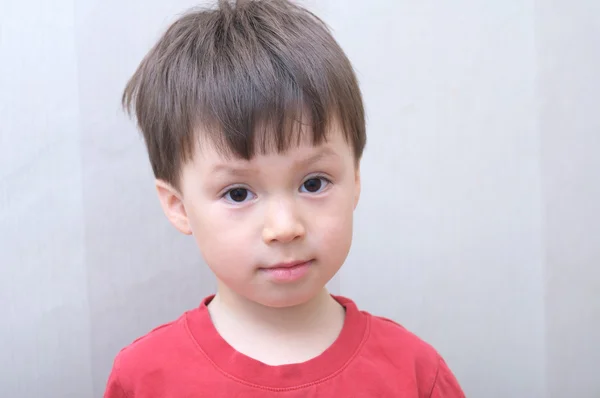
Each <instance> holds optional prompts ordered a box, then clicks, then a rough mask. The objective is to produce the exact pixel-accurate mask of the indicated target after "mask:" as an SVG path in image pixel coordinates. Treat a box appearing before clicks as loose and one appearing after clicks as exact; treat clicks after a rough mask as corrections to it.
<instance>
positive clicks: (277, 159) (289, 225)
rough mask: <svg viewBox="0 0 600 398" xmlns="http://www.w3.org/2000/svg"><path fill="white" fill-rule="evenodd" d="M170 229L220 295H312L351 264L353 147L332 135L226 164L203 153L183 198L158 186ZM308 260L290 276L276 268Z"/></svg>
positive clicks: (299, 299)
mask: <svg viewBox="0 0 600 398" xmlns="http://www.w3.org/2000/svg"><path fill="white" fill-rule="evenodd" d="M158 190H159V196H160V198H161V202H162V204H163V207H164V208H165V211H166V213H167V215H168V217H169V218H170V220H171V221H172V222H173V224H174V225H175V226H176V227H177V228H178V229H179V230H181V231H182V232H184V233H190V234H193V236H194V237H195V239H196V242H197V244H198V246H199V248H200V251H201V252H202V255H203V257H204V259H205V261H206V263H207V264H208V266H209V267H210V268H211V269H212V271H213V272H214V273H215V275H216V277H217V278H218V280H219V282H220V289H228V290H229V291H230V292H229V293H234V294H237V295H240V296H242V297H244V298H246V299H249V300H252V301H254V302H257V303H260V304H262V305H266V306H271V307H284V306H292V305H297V304H300V303H303V302H306V301H307V300H309V299H311V298H312V297H314V296H315V295H316V294H317V293H318V292H319V291H321V289H322V288H323V287H324V286H325V284H326V283H327V282H328V281H329V280H330V279H331V278H332V277H333V275H334V274H335V273H336V272H337V271H338V270H339V268H340V267H341V265H342V263H343V262H344V261H345V259H346V256H347V254H348V251H349V249H350V243H351V240H352V216H353V211H354V208H355V207H356V204H357V202H358V197H359V193H360V178H359V172H358V168H357V167H356V162H355V160H354V157H353V152H352V149H351V146H350V145H349V144H348V143H347V142H346V141H345V140H344V138H343V136H342V134H341V133H340V132H339V131H337V132H332V133H331V134H329V137H328V141H327V142H325V143H324V144H322V145H319V146H312V145H311V144H310V143H309V142H303V143H301V145H300V146H298V147H292V148H290V149H289V150H288V151H287V152H285V153H282V154H277V153H275V152H273V153H269V154H266V155H260V154H259V155H256V156H255V157H254V158H253V159H252V160H250V161H246V160H242V159H228V158H225V157H223V156H221V155H220V154H219V152H218V151H216V150H215V149H214V148H213V147H212V146H210V145H203V146H202V149H201V150H199V151H198V153H197V154H196V156H195V159H194V161H193V162H190V163H188V164H187V165H185V166H184V168H183V170H182V176H181V190H180V192H179V193H176V192H175V191H173V190H172V189H171V188H169V187H167V186H165V185H163V184H162V183H160V182H159V183H158ZM296 262H308V264H304V265H299V266H295V267H292V268H289V269H287V270H281V269H279V270H276V269H269V268H270V267H273V266H276V265H278V264H286V266H289V265H291V264H290V263H296Z"/></svg>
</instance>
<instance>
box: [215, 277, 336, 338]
mask: <svg viewBox="0 0 600 398" xmlns="http://www.w3.org/2000/svg"><path fill="white" fill-rule="evenodd" d="M209 311H210V312H211V316H213V317H214V318H216V319H214V321H217V322H216V323H228V324H231V323H236V324H238V326H240V327H245V328H247V327H252V328H257V329H262V330H263V331H267V330H271V331H274V332H277V333H279V334H288V333H289V334H294V335H297V334H299V333H302V332H314V331H315V330H314V329H315V328H320V327H322V326H324V325H329V324H330V323H331V321H335V320H339V319H340V315H341V317H342V320H343V307H342V306H341V305H340V304H339V303H338V302H337V301H336V300H335V299H334V298H333V297H331V295H330V294H329V292H328V291H327V289H325V288H323V290H321V291H320V292H319V293H318V294H317V295H315V296H314V297H313V298H311V299H310V300H308V301H307V302H304V303H302V304H298V305H295V306H290V307H282V308H278V307H268V306H264V305H262V304H259V303H256V302H253V301H251V300H248V299H246V298H244V297H242V296H240V295H238V294H236V293H234V292H232V291H230V290H229V289H228V288H226V287H224V286H222V285H221V284H219V289H218V293H217V294H216V296H215V298H214V299H213V300H212V301H211V302H210V304H209Z"/></svg>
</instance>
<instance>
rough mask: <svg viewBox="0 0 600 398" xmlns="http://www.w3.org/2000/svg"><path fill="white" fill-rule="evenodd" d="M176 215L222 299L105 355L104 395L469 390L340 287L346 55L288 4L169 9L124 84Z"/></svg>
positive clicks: (349, 153)
mask: <svg viewBox="0 0 600 398" xmlns="http://www.w3.org/2000/svg"><path fill="white" fill-rule="evenodd" d="M123 103H124V105H125V106H126V107H127V108H128V109H129V110H131V109H132V108H133V109H134V110H135V114H136V117H137V122H138V124H139V127H140V129H141V131H142V133H143V135H144V139H145V142H146V145H147V148H148V152H149V157H150V161H151V164H152V168H153V171H154V174H155V176H156V189H157V191H158V196H159V199H160V203H161V205H162V207H163V209H164V212H165V214H166V216H167V218H168V219H169V220H170V222H171V223H172V224H173V225H174V226H175V227H176V228H177V229H178V230H179V231H180V232H182V233H184V234H188V235H192V236H193V237H194V239H195V240H196V242H197V244H198V247H199V249H200V251H201V253H202V255H203V257H204V259H205V261H206V263H207V264H208V266H209V267H210V268H211V270H212V271H213V272H214V273H215V275H216V277H217V280H218V288H217V293H216V295H214V296H210V297H207V298H206V299H204V300H203V302H202V304H201V305H200V306H199V307H198V308H196V309H194V310H191V311H188V312H186V313H185V314H184V315H182V316H181V317H180V318H179V319H178V320H176V321H174V322H172V323H170V324H167V325H164V326H162V327H159V328H158V329H155V330H154V331H152V332H150V333H149V334H148V335H146V336H145V337H142V338H140V339H138V340H136V341H135V342H134V343H133V344H131V345H130V346H129V347H127V348H125V349H124V350H122V351H121V352H120V353H119V354H118V356H117V358H116V359H115V363H114V368H113V370H112V372H111V375H110V377H109V381H108V385H107V389H106V393H105V397H106V398H116V397H130V398H131V397H135V398H149V397H211V398H214V397H270V396H278V397H444V398H453V397H463V396H464V394H463V392H462V391H461V389H460V387H459V385H458V383H457V381H456V379H455V378H454V376H453V375H452V373H451V372H450V370H449V369H448V367H447V366H446V364H445V362H444V361H443V359H442V358H441V357H440V356H439V355H438V354H437V352H436V351H435V350H434V349H433V348H431V347H430V346H429V345H427V344H426V343H424V342H422V341H421V340H419V339H418V338H417V337H416V336H414V335H413V334H411V333H409V332H408V331H406V330H405V329H403V328H402V327H401V326H399V325H397V324H395V323H393V322H391V321H389V320H386V319H383V318H379V317H375V316H372V315H370V314H368V313H366V312H361V311H359V310H358V309H357V307H356V305H355V304H354V303H353V302H352V301H351V300H349V299H346V298H343V297H334V296H332V295H330V294H329V293H328V292H327V291H326V290H325V285H326V283H327V282H328V281H329V280H330V279H331V278H332V277H333V276H334V274H335V273H336V272H337V271H338V270H339V268H340V267H341V266H342V263H343V262H344V260H345V259H346V256H347V254H348V251H349V249H350V243H351V239H352V216H353V211H354V209H355V207H356V205H357V203H358V199H359V194H360V173H359V165H360V159H361V155H362V152H363V148H364V146H365V120H364V111H363V104H362V99H361V94H360V90H359V87H358V84H357V81H356V78H355V75H354V72H353V70H352V66H351V65H350V62H349V61H348V59H347V58H346V56H345V55H344V53H343V51H342V49H341V48H340V47H339V46H338V44H337V43H336V42H335V40H334V39H333V38H332V36H331V35H330V33H329V31H328V30H327V28H326V27H325V25H324V23H322V22H321V21H320V20H319V19H318V18H317V17H316V16H314V15H313V14H311V13H309V12H308V11H306V10H305V9H303V8H301V7H299V6H296V5H293V4H292V3H290V2H288V1H287V0H272V1H267V0H263V1H261V0H255V1H252V0H247V1H238V2H237V3H236V4H232V3H230V2H228V1H224V0H223V1H220V2H219V4H218V7H217V8H216V9H213V10H203V11H195V12H190V13H188V14H186V15H184V16H183V17H181V18H180V19H179V20H177V21H176V22H175V23H174V24H173V25H172V26H171V27H170V28H169V29H168V30H167V32H166V33H165V34H164V36H163V37H162V38H161V39H160V40H159V41H158V43H157V44H156V45H155V47H154V48H153V49H152V50H151V51H150V52H149V54H148V55H147V56H146V57H145V59H144V60H143V61H142V63H141V65H140V66H139V68H138V70H137V71H136V72H135V74H134V75H133V77H132V78H131V80H130V82H129V83H128V85H127V87H126V89H125V92H124V96H123Z"/></svg>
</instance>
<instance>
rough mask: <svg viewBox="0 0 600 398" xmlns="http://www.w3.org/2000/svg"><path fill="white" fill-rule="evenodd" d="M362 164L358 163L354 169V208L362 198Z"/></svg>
mask: <svg viewBox="0 0 600 398" xmlns="http://www.w3.org/2000/svg"><path fill="white" fill-rule="evenodd" d="M360 188H361V186H360V164H357V165H356V167H355V170H354V209H356V206H358V200H359V199H360Z"/></svg>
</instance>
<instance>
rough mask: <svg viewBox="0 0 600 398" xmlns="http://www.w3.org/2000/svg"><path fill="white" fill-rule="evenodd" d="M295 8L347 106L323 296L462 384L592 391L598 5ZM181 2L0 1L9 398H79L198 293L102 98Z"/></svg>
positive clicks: (599, 176)
mask: <svg viewBox="0 0 600 398" xmlns="http://www.w3.org/2000/svg"><path fill="white" fill-rule="evenodd" d="M303 3H304V4H306V5H308V6H309V7H311V8H312V9H313V10H314V11H315V12H316V13H317V14H318V15H320V16H322V17H323V18H324V19H325V20H326V21H327V22H328V23H329V24H330V25H331V26H332V28H333V29H334V33H335V35H336V37H337V38H338V39H339V41H340V42H341V44H342V46H343V47H344V48H345V49H346V51H347V53H348V55H349V56H350V58H351V60H352V61H353V63H354V65H355V67H356V69H357V72H358V75H359V79H360V81H361V86H362V88H363V91H364V96H365V102H366V106H367V114H368V134H369V142H368V147H367V151H366V154H365V159H364V162H363V165H362V167H363V185H364V188H363V197H362V199H361V203H360V205H359V209H358V211H357V221H356V233H355V241H354V246H353V249H352V251H351V254H350V257H349V259H348V262H347V264H346V265H345V267H344V268H343V270H342V271H341V272H340V274H339V275H338V276H337V277H336V278H335V280H334V281H332V283H331V288H332V290H333V291H334V292H335V293H341V294H343V295H347V296H349V297H352V298H353V299H355V300H356V301H357V302H358V303H359V305H360V306H361V307H363V308H364V309H367V310H369V311H371V312H374V313H376V314H380V315H384V316H387V317H390V318H393V319H395V320H397V321H399V322H400V323H402V324H404V325H405V326H407V327H408V328H409V329H411V330H412V331H414V332H416V333H417V334H418V335H420V336H422V337H423V338H425V339H426V340H427V341H429V342H431V343H432V344H433V345H434V346H435V347H436V348H437V349H438V350H439V351H440V352H441V353H442V354H443V355H444V356H445V357H446V359H447V360H448V362H449V363H450V365H451V367H452V368H453V370H454V371H455V373H456V374H457V376H458V378H459V380H460V381H461V383H462V384H463V387H464V388H465V390H466V392H467V395H468V396H469V397H505V396H511V397H552V398H554V397H571V396H577V397H584V398H585V397H590V398H592V397H597V396H600V382H598V381H597V377H596V376H595V374H594V370H595V369H596V368H597V366H596V364H597V363H598V362H600V341H599V340H600V339H599V338H598V337H596V336H597V335H598V332H597V331H598V330H600V297H599V294H600V293H599V292H600V272H599V271H598V270H597V269H596V268H594V265H596V264H597V263H599V262H600V227H599V225H600V216H599V214H600V212H599V210H598V209H599V207H600V206H599V205H598V203H600V160H599V159H600V116H598V115H599V114H598V112H597V110H596V109H597V108H598V107H597V104H596V103H597V99H596V96H597V93H598V91H599V90H598V89H600V78H599V77H598V74H597V72H596V73H595V71H597V70H600V52H599V51H600V50H599V47H598V37H600V28H599V27H600V12H599V11H600V9H599V5H598V4H599V3H598V2H596V1H594V0H587V1H586V0H578V1H575V2H571V1H566V0H560V1H559V0H555V1H551V0H539V1H537V2H534V1H533V0H527V1H522V0H507V1H503V2H499V1H487V2H479V1H468V0H456V1H454V2H450V3H448V2H427V1H426V2H414V1H391V0H371V1H368V2H366V1H353V2H349V1H342V0H328V1H324V0H319V1H317V0H306V1H303ZM195 4H196V3H195V2H193V1H192V0H176V1H170V2H159V1H153V2H150V3H149V2H147V1H142V0H129V1H126V2H120V1H117V0H103V1H100V0H86V1H83V0H70V1H65V0H60V1H53V2H44V1H41V0H34V1H33V2H26V3H22V2H19V1H17V0H0V120H1V122H0V264H1V266H0V304H1V306H0V319H1V320H2V327H1V328H0V390H1V391H3V394H6V395H7V396H18V397H39V396H48V397H92V396H94V397H98V396H101V395H102V391H103V389H104V383H105V382H106V377H107V375H108V371H109V369H110V366H111V363H112V359H113V358H114V355H115V354H116V353H117V351H118V350H119V348H121V347H123V346H124V345H126V344H128V343H129V342H131V340H133V339H134V338H136V337H138V336H139V335H141V334H143V333H145V332H147V331H148V330H149V329H151V328H153V327H155V326H157V325H159V324H161V323H163V322H167V321H169V320H171V319H173V318H175V317H176V316H178V315H179V314H180V313H181V312H182V311H184V310H186V309H188V308H191V307H194V306H196V305H197V304H198V302H199V300H200V299H201V298H202V297H203V296H205V295H207V294H209V293H210V292H212V289H213V287H214V280H213V278H212V276H211V275H210V273H209V272H208V270H207V268H206V267H205V265H204V264H202V260H201V259H200V257H199V256H198V254H197V250H196V248H195V247H194V244H193V242H192V240H191V239H187V238H185V237H183V236H180V235H178V234H177V233H176V231H175V230H174V229H173V228H172V227H170V226H169V225H168V224H167V221H166V220H165V218H164V217H163V216H162V214H161V211H160V209H159V206H158V203H157V200H156V199H155V193H154V191H153V188H152V176H151V173H150V168H149V165H148V161H147V158H146V154H145V151H144V147H143V143H142V141H141V139H140V137H139V135H138V134H137V133H136V131H135V127H134V125H133V124H132V122H131V121H129V120H127V118H126V117H125V116H124V115H123V114H122V112H121V110H120V108H119V98H120V94H121V90H122V88H123V86H124V84H125V82H126V79H127V78H128V77H129V76H130V74H131V73H132V72H133V70H134V68H135V67H136V66H137V63H138V62H139V61H140V59H141V57H142V56H143V55H144V54H145V52H146V51H147V50H148V48H149V47H150V46H151V45H152V43H153V42H154V41H155V40H156V39H157V38H158V36H159V34H160V33H161V32H162V31H163V30H164V29H165V28H166V26H167V25H168V23H169V22H171V21H172V20H173V18H175V17H176V14H177V13H179V12H181V11H183V10H185V9H186V8H188V7H190V6H192V5H195ZM383 294H386V295H387V296H383Z"/></svg>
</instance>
